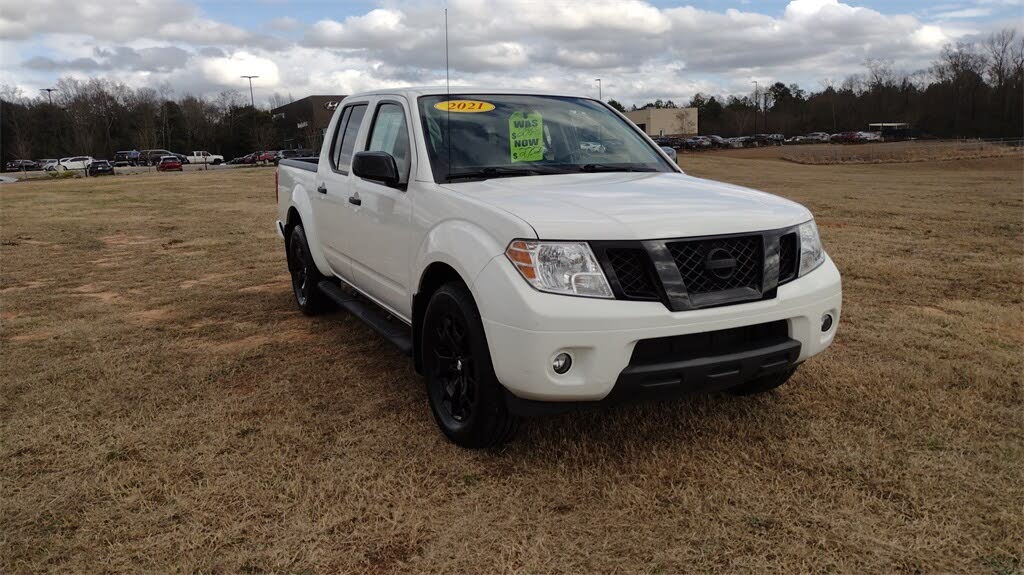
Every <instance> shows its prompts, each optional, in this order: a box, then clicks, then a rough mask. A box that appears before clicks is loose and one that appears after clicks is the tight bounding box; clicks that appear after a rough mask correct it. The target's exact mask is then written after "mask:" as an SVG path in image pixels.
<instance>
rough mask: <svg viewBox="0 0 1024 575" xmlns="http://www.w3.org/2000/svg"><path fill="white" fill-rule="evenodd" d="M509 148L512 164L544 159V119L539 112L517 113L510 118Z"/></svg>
mask: <svg viewBox="0 0 1024 575" xmlns="http://www.w3.org/2000/svg"><path fill="white" fill-rule="evenodd" d="M508 147H509V152H510V153H511V155H512V162H537V161H540V160H543V159H544V118H542V117H541V115H540V114H538V113H537V112H530V113H529V114H526V113H524V112H516V113H514V114H512V115H511V116H509V117H508Z"/></svg>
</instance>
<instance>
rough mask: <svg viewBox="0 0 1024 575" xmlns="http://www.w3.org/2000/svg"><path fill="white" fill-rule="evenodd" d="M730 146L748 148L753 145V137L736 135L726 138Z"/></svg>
mask: <svg viewBox="0 0 1024 575" xmlns="http://www.w3.org/2000/svg"><path fill="white" fill-rule="evenodd" d="M726 141H727V142H729V147H730V148H749V147H750V146H753V145H754V139H753V138H751V137H750V136H737V137H735V138H729V139H728V140H726Z"/></svg>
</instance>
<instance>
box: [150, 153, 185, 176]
mask: <svg viewBox="0 0 1024 575" xmlns="http://www.w3.org/2000/svg"><path fill="white" fill-rule="evenodd" d="M156 170H157V171H158V172H170V171H178V172H183V171H185V170H184V168H182V166H181V158H179V157H178V156H174V155H170V156H164V157H162V158H160V161H159V162H158V163H157V165H156Z"/></svg>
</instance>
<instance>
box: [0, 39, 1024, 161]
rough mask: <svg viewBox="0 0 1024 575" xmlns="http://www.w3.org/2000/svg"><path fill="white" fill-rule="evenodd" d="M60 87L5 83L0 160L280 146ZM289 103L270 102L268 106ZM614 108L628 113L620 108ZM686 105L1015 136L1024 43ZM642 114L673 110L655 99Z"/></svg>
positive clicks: (784, 125) (984, 46)
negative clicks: (49, 89)
mask: <svg viewBox="0 0 1024 575" xmlns="http://www.w3.org/2000/svg"><path fill="white" fill-rule="evenodd" d="M55 88H56V90H55V91H54V92H53V93H52V94H46V93H40V94H38V95H35V96H34V97H28V96H25V95H23V94H20V93H19V91H18V90H17V89H15V88H12V87H10V86H6V85H0V147H2V150H0V161H3V162H6V161H8V160H11V159H38V158H44V157H48V158H59V157H64V156H70V155H79V154H83V155H91V156H94V157H97V158H112V157H113V153H114V151H116V150H124V149H139V150H142V149H154V148H162V149H168V150H171V151H176V152H187V151H191V150H201V149H205V150H209V151H211V152H215V153H219V154H223V155H224V156H225V157H226V158H232V157H236V156H240V155H243V154H247V153H249V152H252V151H254V150H265V149H274V148H277V147H279V146H280V145H281V144H282V142H283V141H284V138H285V137H286V136H285V134H284V132H283V130H284V129H285V127H284V126H282V125H280V124H281V123H280V122H278V123H277V124H275V122H274V120H273V118H272V117H271V114H270V111H269V110H267V109H262V108H259V107H256V106H254V105H253V104H252V102H247V101H246V100H247V99H246V98H245V97H244V96H243V95H242V94H241V93H240V92H238V91H235V90H226V91H223V92H220V93H219V94H217V95H216V96H214V97H212V98H205V97H201V96H194V95H189V94H186V95H183V96H181V97H177V98H175V97H174V92H173V89H172V88H171V87H170V86H168V85H166V84H162V85H158V86H156V87H143V88H137V89H134V88H131V87H129V86H127V85H125V84H123V83H120V82H115V81H112V80H108V79H102V78H93V79H89V80H84V81H82V80H76V79H72V78H62V79H61V80H59V81H58V82H57V84H56V85H55ZM51 98H52V101H51ZM287 101H288V99H285V98H283V97H282V96H280V95H277V94H275V95H274V96H273V98H272V105H280V104H283V103H285V102H287ZM609 104H611V105H613V106H616V107H618V108H619V109H622V110H623V111H624V110H625V108H624V107H623V106H622V105H621V104H620V103H619V102H616V101H615V100H610V101H609ZM689 106H690V107H694V108H697V110H698V125H699V128H700V131H701V133H702V134H720V135H723V136H734V135H746V134H752V133H755V132H779V133H783V134H803V133H807V132H812V131H826V132H832V133H834V132H840V131H846V130H863V129H865V128H866V126H867V124H868V123H872V122H907V123H909V124H910V125H911V126H912V127H913V128H915V129H917V130H918V131H920V132H921V133H923V134H928V135H932V136H936V137H1021V136H1022V132H1024V117H1022V113H1024V37H1020V36H1019V35H1018V34H1017V33H1016V32H1015V31H1014V30H1011V29H1007V30H1002V31H999V32H996V33H993V34H991V35H990V36H989V37H987V38H986V39H984V40H983V41H980V42H976V43H963V42H961V43H956V44H951V45H947V46H945V47H944V48H943V49H942V51H941V53H940V54H939V56H938V58H937V59H936V60H935V61H934V62H933V63H932V65H931V66H930V67H929V68H928V69H926V70H920V71H916V72H912V73H907V72H902V71H898V70H896V69H894V67H893V65H892V63H891V62H887V61H883V60H870V61H868V62H866V63H865V68H864V71H863V72H862V73H858V74H853V75H851V76H849V77H847V78H846V79H844V80H842V81H841V82H834V81H831V80H824V81H823V82H822V87H821V89H820V90H818V91H817V92H808V91H806V90H804V89H803V88H801V87H800V86H797V85H796V84H789V85H786V84H784V83H782V82H775V83H774V84H770V85H767V86H763V87H760V86H759V87H758V89H757V90H756V91H755V92H753V93H751V94H747V95H730V96H727V97H722V96H709V95H706V94H696V95H695V96H693V98H692V99H691V101H690V102H689ZM640 107H641V108H643V107H656V108H674V107H677V104H675V103H674V102H673V101H672V100H668V101H662V100H655V101H654V102H649V103H647V104H645V105H644V106H640ZM634 109H637V106H634Z"/></svg>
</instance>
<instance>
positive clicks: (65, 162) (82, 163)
mask: <svg viewBox="0 0 1024 575" xmlns="http://www.w3.org/2000/svg"><path fill="white" fill-rule="evenodd" d="M91 163H92V156H72V157H70V158H61V159H60V160H58V161H57V171H58V172H63V171H65V170H84V169H86V168H88V167H89V164H91Z"/></svg>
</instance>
